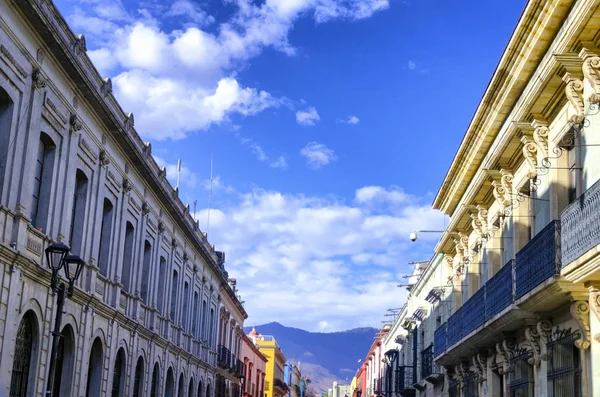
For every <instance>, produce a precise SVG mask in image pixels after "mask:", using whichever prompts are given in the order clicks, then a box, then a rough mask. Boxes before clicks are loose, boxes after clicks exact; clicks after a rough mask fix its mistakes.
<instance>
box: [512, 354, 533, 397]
mask: <svg viewBox="0 0 600 397" xmlns="http://www.w3.org/2000/svg"><path fill="white" fill-rule="evenodd" d="M529 355H530V354H529V352H527V351H526V352H523V353H521V354H518V355H517V356H515V357H513V358H511V360H510V368H511V371H510V372H509V374H508V382H509V387H510V395H511V396H533V387H534V380H533V367H532V366H531V365H530V364H529V362H528V360H529Z"/></svg>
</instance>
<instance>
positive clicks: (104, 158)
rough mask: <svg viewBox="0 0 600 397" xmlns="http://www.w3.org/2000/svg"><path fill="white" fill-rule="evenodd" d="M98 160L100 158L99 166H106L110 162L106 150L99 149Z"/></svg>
mask: <svg viewBox="0 0 600 397" xmlns="http://www.w3.org/2000/svg"><path fill="white" fill-rule="evenodd" d="M98 157H99V160H100V166H101V167H106V166H107V165H109V164H110V159H109V157H108V153H107V152H106V150H104V149H103V150H100V153H99V155H98Z"/></svg>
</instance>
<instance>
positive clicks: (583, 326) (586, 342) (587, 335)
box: [571, 301, 591, 350]
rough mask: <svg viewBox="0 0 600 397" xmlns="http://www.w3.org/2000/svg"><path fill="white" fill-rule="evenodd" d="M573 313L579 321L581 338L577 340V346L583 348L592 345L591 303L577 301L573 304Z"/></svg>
mask: <svg viewBox="0 0 600 397" xmlns="http://www.w3.org/2000/svg"><path fill="white" fill-rule="evenodd" d="M571 315H572V316H573V319H574V320H575V321H576V322H577V325H578V326H579V330H580V332H581V338H579V339H577V340H575V342H574V343H575V346H577V348H579V349H581V350H585V349H588V348H589V347H590V340H591V332H590V305H589V304H588V303H587V302H586V301H575V302H573V303H572V304H571Z"/></svg>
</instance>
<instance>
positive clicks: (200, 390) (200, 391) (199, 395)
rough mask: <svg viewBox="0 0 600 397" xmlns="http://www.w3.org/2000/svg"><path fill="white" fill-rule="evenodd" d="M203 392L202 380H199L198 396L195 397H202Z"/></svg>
mask: <svg viewBox="0 0 600 397" xmlns="http://www.w3.org/2000/svg"><path fill="white" fill-rule="evenodd" d="M203 391H204V390H202V379H200V382H198V395H197V396H196V397H202V392H203ZM190 397H191V396H190Z"/></svg>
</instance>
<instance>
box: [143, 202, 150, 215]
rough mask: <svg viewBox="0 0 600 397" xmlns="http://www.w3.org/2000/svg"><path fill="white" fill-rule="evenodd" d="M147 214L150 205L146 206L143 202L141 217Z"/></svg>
mask: <svg viewBox="0 0 600 397" xmlns="http://www.w3.org/2000/svg"><path fill="white" fill-rule="evenodd" d="M149 213H150V205H148V203H147V202H145V201H144V202H143V203H142V215H143V216H146V215H148V214H149Z"/></svg>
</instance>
